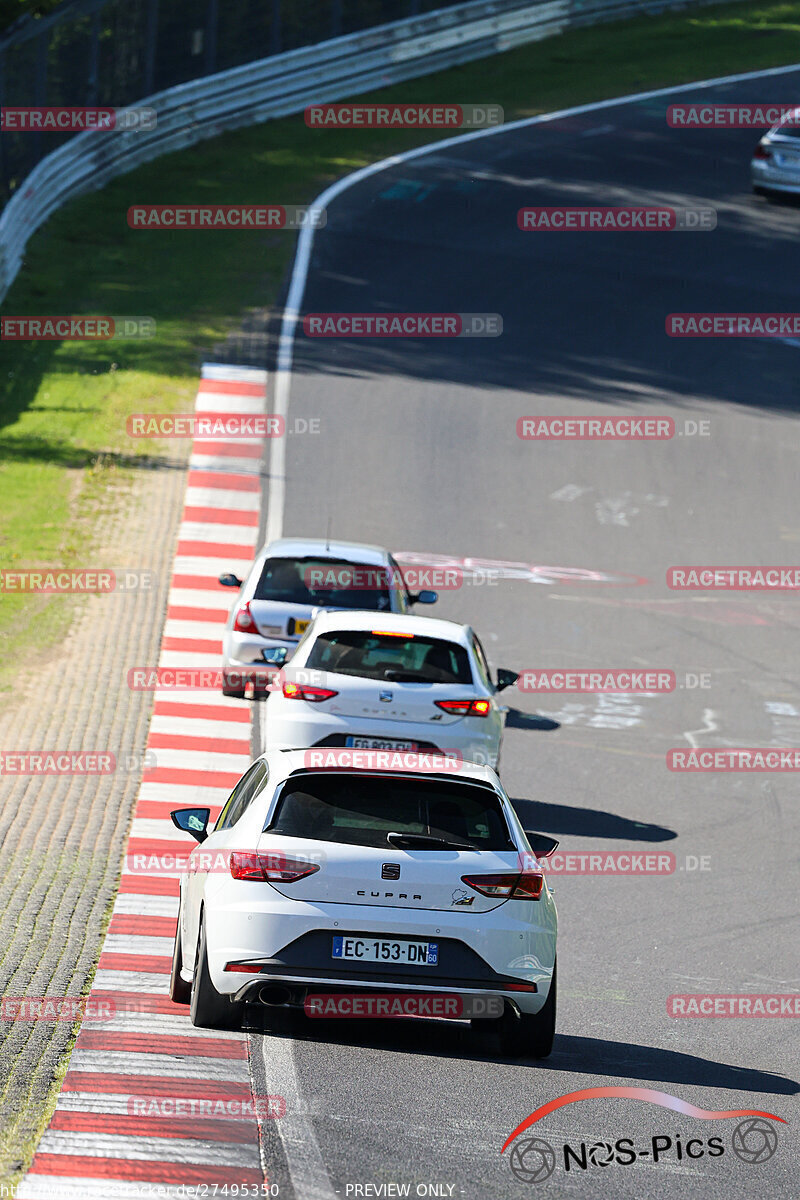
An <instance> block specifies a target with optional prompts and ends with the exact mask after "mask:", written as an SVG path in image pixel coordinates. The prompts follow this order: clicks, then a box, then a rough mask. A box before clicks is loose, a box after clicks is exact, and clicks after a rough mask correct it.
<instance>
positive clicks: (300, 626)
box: [294, 620, 311, 634]
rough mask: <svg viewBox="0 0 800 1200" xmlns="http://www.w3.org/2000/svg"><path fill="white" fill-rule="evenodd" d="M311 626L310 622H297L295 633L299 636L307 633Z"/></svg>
mask: <svg viewBox="0 0 800 1200" xmlns="http://www.w3.org/2000/svg"><path fill="white" fill-rule="evenodd" d="M310 624H311V621H310V620H309V621H295V623H294V631H295V633H297V634H300V633H305V631H306V630H307V629H308V627H309V625H310Z"/></svg>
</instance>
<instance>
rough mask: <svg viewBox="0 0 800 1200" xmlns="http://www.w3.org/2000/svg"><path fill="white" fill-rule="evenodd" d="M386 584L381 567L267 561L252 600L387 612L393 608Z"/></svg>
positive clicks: (301, 560)
mask: <svg viewBox="0 0 800 1200" xmlns="http://www.w3.org/2000/svg"><path fill="white" fill-rule="evenodd" d="M388 584H389V576H388V573H387V572H386V571H385V570H384V568H382V567H373V566H367V565H365V564H363V563H352V562H345V561H344V560H343V559H333V558H268V559H267V560H266V562H265V563H264V567H263V569H262V571H261V578H260V579H259V581H258V586H257V587H256V590H255V595H254V599H255V600H279V601H281V602H282V603H283V604H310V605H311V606H312V607H319V608H356V609H357V608H370V609H376V610H377V611H378V612H388V611H389V610H390V609H391V607H392V605H391V598H390V595H389V586H388Z"/></svg>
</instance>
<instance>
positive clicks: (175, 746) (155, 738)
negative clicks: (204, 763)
mask: <svg viewBox="0 0 800 1200" xmlns="http://www.w3.org/2000/svg"><path fill="white" fill-rule="evenodd" d="M147 745H148V747H151V746H152V747H153V749H154V750H158V749H161V750H209V751H213V753H215V754H246V755H247V756H248V758H249V757H250V739H249V738H222V737H191V736H190V735H189V734H185V733H151V734H150V737H149V738H148V739H147Z"/></svg>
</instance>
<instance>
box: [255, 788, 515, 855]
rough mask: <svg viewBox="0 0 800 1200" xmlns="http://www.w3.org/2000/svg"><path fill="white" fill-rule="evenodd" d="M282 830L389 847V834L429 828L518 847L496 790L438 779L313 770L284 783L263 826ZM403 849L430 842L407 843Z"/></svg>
mask: <svg viewBox="0 0 800 1200" xmlns="http://www.w3.org/2000/svg"><path fill="white" fill-rule="evenodd" d="M267 829H268V830H269V832H270V833H279V834H281V835H282V836H283V837H302V838H314V839H316V840H319V841H323V842H345V843H348V844H349V845H352V846H375V847H387V848H388V847H390V846H391V845H392V843H391V842H390V841H388V839H387V837H386V835H387V833H390V832H394V833H412V834H427V835H433V836H434V837H439V838H444V839H445V840H447V841H454V842H461V843H468V844H469V845H471V846H474V848H475V849H476V850H514V849H516V847H515V845H514V843H513V841H512V840H511V835H510V834H509V831H508V826H507V824H506V820H505V817H504V816H503V812H502V809H501V807H500V801H499V799H498V797H497V794H496V793H495V792H494V791H493V790H492V789H490V788H484V787H479V786H477V785H475V784H469V783H455V782H453V781H452V780H449V779H444V780H437V779H422V778H420V779H402V778H398V779H393V778H387V777H386V776H368V775H348V774H339V773H331V774H329V775H328V774H325V775H323V774H311V775H302V776H299V777H297V776H295V777H293V778H291V779H287V781H286V783H284V785H283V787H282V789H281V793H280V797H279V799H278V805H277V808H276V810H275V816H274V817H273V819H272V822H271V824H269V825H268V826H267ZM406 849H414V850H416V849H433V847H413V846H412V845H411V844H409V845H408V846H407V847H406Z"/></svg>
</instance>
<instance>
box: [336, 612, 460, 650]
mask: <svg viewBox="0 0 800 1200" xmlns="http://www.w3.org/2000/svg"><path fill="white" fill-rule="evenodd" d="M331 629H367V630H372V629H381V630H383V629H385V630H387V632H391V633H393V632H395V631H396V632H397V633H410V634H412V635H414V636H416V637H433V638H441V639H442V640H443V641H447V642H457V643H458V644H459V645H460V646H468V645H469V634H470V627H469V625H459V624H458V622H457V621H444V620H441V619H440V618H438V617H412V616H410V615H409V614H408V613H383V612H381V613H376V612H369V611H362V610H361V609H344V610H342V609H334V610H332V611H328V610H326V611H323V612H321V613H318V614H317V616H316V617H315V618H314V622H313V632H314V633H327V632H328V630H331Z"/></svg>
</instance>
